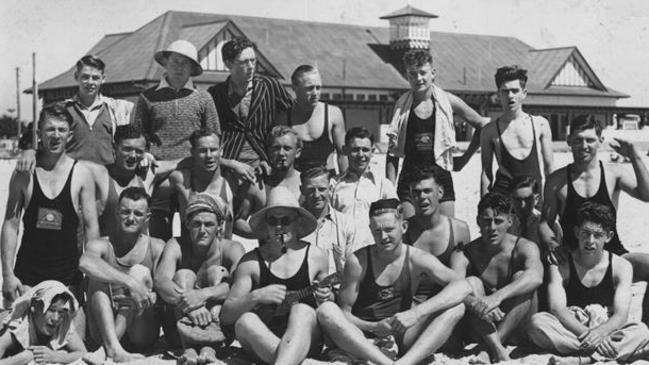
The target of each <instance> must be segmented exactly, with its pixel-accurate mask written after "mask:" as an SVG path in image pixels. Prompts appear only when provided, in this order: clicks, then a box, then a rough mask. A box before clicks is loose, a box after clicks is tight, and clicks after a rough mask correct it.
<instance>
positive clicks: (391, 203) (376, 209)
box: [369, 198, 403, 220]
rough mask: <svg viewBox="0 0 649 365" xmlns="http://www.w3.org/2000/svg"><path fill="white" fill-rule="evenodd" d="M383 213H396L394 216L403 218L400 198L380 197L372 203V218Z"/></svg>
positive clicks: (370, 212)
mask: <svg viewBox="0 0 649 365" xmlns="http://www.w3.org/2000/svg"><path fill="white" fill-rule="evenodd" d="M383 213H394V216H395V217H397V219H399V220H401V218H402V217H403V207H402V206H401V202H400V201H399V199H396V198H389V199H379V200H377V201H375V202H373V203H372V204H370V211H369V215H370V218H371V217H375V216H377V215H380V214H383Z"/></svg>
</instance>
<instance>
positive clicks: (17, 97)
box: [16, 67, 22, 139]
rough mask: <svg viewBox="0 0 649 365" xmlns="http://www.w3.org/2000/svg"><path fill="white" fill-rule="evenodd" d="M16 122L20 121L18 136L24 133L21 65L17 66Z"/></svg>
mask: <svg viewBox="0 0 649 365" xmlns="http://www.w3.org/2000/svg"><path fill="white" fill-rule="evenodd" d="M16 122H17V123H18V138H19V139H20V134H21V133H22V128H21V127H22V123H21V122H20V67H16Z"/></svg>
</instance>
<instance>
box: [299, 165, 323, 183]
mask: <svg viewBox="0 0 649 365" xmlns="http://www.w3.org/2000/svg"><path fill="white" fill-rule="evenodd" d="M320 176H326V177H327V178H329V177H330V173H329V170H327V169H326V168H325V167H324V166H314V167H310V168H308V169H306V170H304V171H302V172H300V181H301V182H302V185H304V182H305V181H306V179H314V178H316V177H320Z"/></svg>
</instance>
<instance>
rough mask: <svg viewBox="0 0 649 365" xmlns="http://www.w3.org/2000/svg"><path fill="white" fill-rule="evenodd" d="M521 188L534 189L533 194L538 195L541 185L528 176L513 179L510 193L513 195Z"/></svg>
mask: <svg viewBox="0 0 649 365" xmlns="http://www.w3.org/2000/svg"><path fill="white" fill-rule="evenodd" d="M521 188H532V192H534V193H535V194H537V193H538V192H539V183H538V181H536V179H535V178H533V177H531V176H527V175H523V176H517V177H515V178H513V179H512V182H511V183H510V184H509V192H510V193H513V192H514V191H516V190H518V189H521Z"/></svg>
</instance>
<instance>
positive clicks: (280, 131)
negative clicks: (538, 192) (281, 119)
mask: <svg viewBox="0 0 649 365" xmlns="http://www.w3.org/2000/svg"><path fill="white" fill-rule="evenodd" d="M287 134H292V135H293V136H295V139H296V143H295V147H296V148H298V149H302V138H300V136H298V134H297V132H296V131H294V130H293V128H291V127H288V126H285V125H276V126H274V127H273V129H271V130H270V133H268V137H267V138H266V148H268V147H270V145H271V144H272V143H273V142H274V141H275V139H277V138H279V137H282V136H285V135H287Z"/></svg>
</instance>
